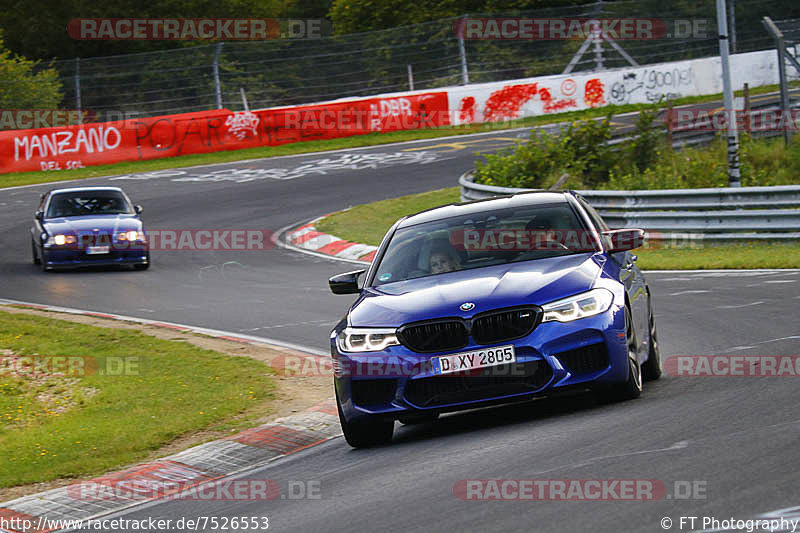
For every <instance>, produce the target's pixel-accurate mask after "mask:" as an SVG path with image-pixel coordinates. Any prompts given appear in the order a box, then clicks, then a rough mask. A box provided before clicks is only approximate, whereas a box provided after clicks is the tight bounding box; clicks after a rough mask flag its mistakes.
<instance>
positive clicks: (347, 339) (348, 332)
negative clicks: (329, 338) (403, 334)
mask: <svg viewBox="0 0 800 533" xmlns="http://www.w3.org/2000/svg"><path fill="white" fill-rule="evenodd" d="M396 344H400V341H398V340H397V332H396V330H394V329H379V328H349V327H348V328H344V329H343V330H342V331H341V332H340V333H339V336H338V337H336V345H337V346H338V347H339V350H341V351H343V352H380V351H381V350H385V349H386V348H387V347H389V346H394V345H396Z"/></svg>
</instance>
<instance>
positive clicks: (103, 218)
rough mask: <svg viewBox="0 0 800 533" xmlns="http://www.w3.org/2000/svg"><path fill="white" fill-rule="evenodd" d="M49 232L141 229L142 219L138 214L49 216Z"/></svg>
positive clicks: (76, 233) (46, 228)
mask: <svg viewBox="0 0 800 533" xmlns="http://www.w3.org/2000/svg"><path fill="white" fill-rule="evenodd" d="M44 228H45V230H46V231H47V233H49V234H51V235H57V234H59V233H61V234H64V235H69V234H73V235H80V234H87V233H88V234H91V233H92V232H93V231H94V230H95V229H99V230H100V232H102V233H113V234H116V233H119V232H122V231H131V230H134V231H141V230H142V221H141V220H139V218H138V217H137V216H136V215H92V216H84V217H62V218H48V219H47V220H46V221H45V223H44Z"/></svg>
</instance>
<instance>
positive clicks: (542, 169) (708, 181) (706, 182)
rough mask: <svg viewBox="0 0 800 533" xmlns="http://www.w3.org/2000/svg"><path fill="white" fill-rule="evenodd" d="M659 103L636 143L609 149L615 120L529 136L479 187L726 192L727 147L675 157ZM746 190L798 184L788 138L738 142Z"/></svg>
mask: <svg viewBox="0 0 800 533" xmlns="http://www.w3.org/2000/svg"><path fill="white" fill-rule="evenodd" d="M657 117H658V108H657V104H656V105H654V106H651V107H650V108H649V109H645V110H643V111H641V112H640V115H639V119H638V120H637V123H636V130H635V132H634V133H633V135H632V139H631V140H629V141H627V142H625V143H622V144H621V145H617V146H616V147H609V146H608V145H607V144H606V143H607V141H608V140H609V139H610V138H611V132H610V119H611V117H610V116H609V117H607V118H606V119H605V120H600V121H598V120H592V119H587V120H583V121H580V122H573V123H572V125H571V126H570V127H569V128H567V129H566V130H564V131H563V132H562V133H561V134H560V135H557V134H550V133H545V132H541V131H540V132H535V133H532V134H531V139H530V141H528V142H527V143H524V144H520V145H518V146H517V147H515V148H514V149H512V150H507V151H505V152H501V153H498V154H494V155H488V156H486V162H485V163H484V162H481V161H477V162H476V163H475V166H476V173H475V181H476V183H482V184H485V185H497V186H501V187H517V188H533V189H537V188H548V187H550V186H552V185H553V184H554V183H555V182H556V180H558V178H559V177H560V176H562V175H564V174H565V173H566V174H568V175H569V179H568V180H567V181H566V183H563V184H562V185H563V187H562V188H573V189H610V190H636V189H685V188H699V187H726V186H728V166H727V145H726V143H725V140H724V139H723V138H721V137H717V138H716V139H715V140H714V142H713V143H712V144H711V145H710V146H705V147H699V148H685V149H683V150H679V151H673V150H672V149H671V148H670V147H669V146H667V144H666V142H665V140H664V133H663V132H662V131H661V130H660V128H657V127H656V124H655V121H656V119H657ZM740 161H741V174H742V185H744V186H753V185H789V184H796V183H798V182H800V143H794V144H793V145H791V146H790V147H789V148H787V147H785V146H784V144H783V140H782V139H757V140H754V139H751V138H750V137H749V136H748V135H746V134H744V135H742V136H741V139H740Z"/></svg>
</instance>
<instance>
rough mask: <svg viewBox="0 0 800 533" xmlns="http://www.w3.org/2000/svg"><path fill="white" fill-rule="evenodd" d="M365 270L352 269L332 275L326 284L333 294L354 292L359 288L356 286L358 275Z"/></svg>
mask: <svg viewBox="0 0 800 533" xmlns="http://www.w3.org/2000/svg"><path fill="white" fill-rule="evenodd" d="M364 272H366V270H354V271H353V272H345V273H344V274H339V275H337V276H333V277H332V278H331V279H329V280H328V285H329V286H330V288H331V292H332V293H333V294H356V293H358V292H359V291H360V290H361V289H359V288H358V277H359V276H360V275H361V274H363V273H364Z"/></svg>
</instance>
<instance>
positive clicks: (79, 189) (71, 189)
mask: <svg viewBox="0 0 800 533" xmlns="http://www.w3.org/2000/svg"><path fill="white" fill-rule="evenodd" d="M92 191H115V192H122V189H120V188H119V187H69V188H66V189H52V190H50V191H49V192H50V194H60V193H62V192H92Z"/></svg>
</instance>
